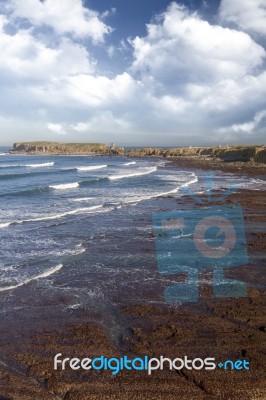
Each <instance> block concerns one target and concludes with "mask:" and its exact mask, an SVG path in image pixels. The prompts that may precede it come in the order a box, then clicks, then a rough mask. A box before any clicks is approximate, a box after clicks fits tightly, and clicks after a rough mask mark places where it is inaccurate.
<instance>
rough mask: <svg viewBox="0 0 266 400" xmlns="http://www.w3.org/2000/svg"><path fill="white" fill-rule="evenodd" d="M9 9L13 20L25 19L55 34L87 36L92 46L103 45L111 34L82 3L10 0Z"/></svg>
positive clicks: (94, 13)
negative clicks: (105, 38) (92, 43)
mask: <svg viewBox="0 0 266 400" xmlns="http://www.w3.org/2000/svg"><path fill="white" fill-rule="evenodd" d="M9 9H10V10H11V11H12V15H13V17H14V18H20V19H26V20H28V21H30V22H31V23H32V24H33V25H34V26H43V25H46V26H49V27H51V28H52V29H54V31H55V32H57V33H58V34H66V33H70V34H72V35H74V36H75V37H78V38H83V37H90V38H91V39H92V40H93V42H94V43H100V42H103V41H104V37H105V35H107V34H109V33H110V32H112V28H111V27H110V26H108V25H106V24H105V23H104V22H103V20H102V16H101V15H100V14H99V13H98V12H97V11H94V10H91V9H88V8H86V7H84V6H83V4H82V0H63V1H62V0H44V1H40V0H23V1H21V0H11V1H10V2H9ZM104 16H106V14H105V15H104Z"/></svg>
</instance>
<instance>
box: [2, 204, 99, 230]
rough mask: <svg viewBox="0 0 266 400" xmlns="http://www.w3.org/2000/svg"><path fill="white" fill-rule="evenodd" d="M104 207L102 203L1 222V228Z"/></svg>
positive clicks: (85, 212)
mask: <svg viewBox="0 0 266 400" xmlns="http://www.w3.org/2000/svg"><path fill="white" fill-rule="evenodd" d="M102 207H103V206H102V204H101V205H98V206H91V207H83V208H76V209H75V210H71V211H65V212H63V213H60V214H52V215H46V216H43V217H37V218H30V219H24V220H21V221H12V222H5V223H2V224H0V228H6V227H7V226H9V225H17V224H22V223H27V222H38V221H47V220H50V219H59V218H63V217H65V216H67V215H73V214H87V213H90V212H92V211H94V210H97V209H100V208H102Z"/></svg>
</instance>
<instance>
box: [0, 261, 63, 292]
mask: <svg viewBox="0 0 266 400" xmlns="http://www.w3.org/2000/svg"><path fill="white" fill-rule="evenodd" d="M62 267H63V264H58V265H56V266H55V267H53V268H50V269H48V270H46V271H44V272H42V273H41V274H38V275H35V276H33V277H31V278H28V279H25V280H24V281H21V282H19V283H18V284H17V285H12V286H7V287H2V288H0V292H4V291H6V290H12V289H16V288H18V287H20V286H23V285H26V284H27V283H29V282H31V281H34V280H37V279H40V278H47V277H48V276H50V275H52V274H55V273H56V272H57V271H59V270H60V269H61V268H62Z"/></svg>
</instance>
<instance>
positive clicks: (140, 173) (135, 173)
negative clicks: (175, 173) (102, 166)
mask: <svg viewBox="0 0 266 400" xmlns="http://www.w3.org/2000/svg"><path fill="white" fill-rule="evenodd" d="M156 170H157V167H152V168H148V169H147V170H146V171H142V172H133V173H132V174H119V175H110V176H108V179H110V180H116V179H123V178H132V177H134V176H142V175H148V174H151V173H153V172H155V171H156Z"/></svg>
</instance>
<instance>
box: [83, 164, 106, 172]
mask: <svg viewBox="0 0 266 400" xmlns="http://www.w3.org/2000/svg"><path fill="white" fill-rule="evenodd" d="M106 167H107V165H105V164H104V165H90V166H87V167H76V170H77V171H81V172H82V171H94V170H96V169H102V168H106Z"/></svg>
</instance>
